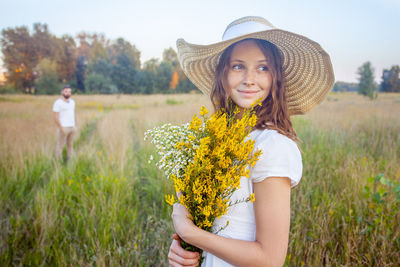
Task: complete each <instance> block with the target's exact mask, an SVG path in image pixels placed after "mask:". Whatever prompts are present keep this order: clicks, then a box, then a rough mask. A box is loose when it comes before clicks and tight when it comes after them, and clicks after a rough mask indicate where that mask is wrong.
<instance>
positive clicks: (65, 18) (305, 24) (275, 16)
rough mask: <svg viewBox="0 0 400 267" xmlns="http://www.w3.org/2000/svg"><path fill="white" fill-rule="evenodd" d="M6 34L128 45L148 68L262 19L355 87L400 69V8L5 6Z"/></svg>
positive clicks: (172, 0)
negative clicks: (41, 26)
mask: <svg viewBox="0 0 400 267" xmlns="http://www.w3.org/2000/svg"><path fill="white" fill-rule="evenodd" d="M0 3H1V5H0V6H1V9H0V29H4V28H8V27H16V26H22V25H26V26H28V27H29V28H30V29H32V25H33V23H35V22H41V23H47V24H48V26H49V29H50V32H51V33H53V34H55V35H57V36H61V35H63V34H69V35H73V36H75V35H76V34H77V33H79V32H81V31H86V32H90V33H94V32H97V33H103V34H105V36H106V37H107V38H109V39H116V38H118V37H122V38H124V39H126V40H128V41H130V42H131V43H132V44H134V45H135V46H136V47H137V48H138V49H139V50H140V51H141V55H142V56H141V60H142V62H144V61H146V60H148V59H150V58H152V57H157V58H161V56H162V52H163V50H164V49H165V48H168V47H173V48H174V49H176V47H175V41H176V39H177V38H184V39H185V40H186V41H188V42H191V43H196V44H211V43H214V42H219V41H220V40H221V36H222V33H223V31H224V30H225V27H226V26H227V25H228V24H229V23H230V22H231V21H233V20H235V19H237V18H239V17H243V16H248V15H254V16H262V17H264V18H266V19H267V20H269V21H270V22H271V23H272V24H274V25H275V26H276V27H277V28H280V29H284V30H287V31H292V32H296V33H298V34H302V35H305V36H307V37H309V38H311V39H313V40H314V41H316V42H318V43H320V44H321V46H322V47H323V48H324V49H325V50H326V51H327V52H328V54H329V55H330V56H331V60H332V64H333V67H334V70H335V75H336V80H337V81H346V82H356V81H357V77H358V76H357V74H356V72H357V68H358V67H359V66H360V65H362V64H363V63H364V62H366V61H371V63H372V66H373V67H374V68H375V76H376V81H377V82H379V81H380V80H381V75H382V69H383V68H390V67H391V66H392V65H399V64H400V48H399V47H400V19H399V17H400V0H347V1H346V0H336V1H333V0H332V1H329V0H327V1H322V0H321V1H318V0H303V1H295V0H279V1H277V0H273V1H272V0H258V1H256V0H247V1H244V0H239V1H237V0H229V1H226V0H202V1H190V0H165V1H161V0H159V1H156V0H143V1H137V0H130V1H128V0H127V1H124V0H112V1H106V0H68V1H64V0H40V1H39V0H38V1H32V0H12V1H11V0H8V1H5V0H0Z"/></svg>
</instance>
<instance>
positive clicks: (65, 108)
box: [53, 98, 75, 127]
mask: <svg viewBox="0 0 400 267" xmlns="http://www.w3.org/2000/svg"><path fill="white" fill-rule="evenodd" d="M53 111H54V112H59V115H58V116H59V119H60V123H61V126H62V127H74V126H75V101H74V100H72V99H71V98H70V99H69V100H68V102H65V101H64V100H62V99H61V98H59V99H57V100H56V101H55V102H54V104H53Z"/></svg>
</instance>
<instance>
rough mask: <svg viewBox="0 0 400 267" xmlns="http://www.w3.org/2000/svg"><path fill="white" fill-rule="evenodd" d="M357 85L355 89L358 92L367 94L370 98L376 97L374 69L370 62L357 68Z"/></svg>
mask: <svg viewBox="0 0 400 267" xmlns="http://www.w3.org/2000/svg"><path fill="white" fill-rule="evenodd" d="M357 73H358V75H359V76H360V77H359V78H358V80H359V82H358V87H357V91H358V93H359V94H362V95H365V96H368V97H369V98H370V99H373V98H376V97H377V95H376V92H375V91H376V86H375V84H374V70H373V68H372V66H371V62H369V61H368V62H366V63H364V64H363V65H362V66H361V67H359V68H358V71H357Z"/></svg>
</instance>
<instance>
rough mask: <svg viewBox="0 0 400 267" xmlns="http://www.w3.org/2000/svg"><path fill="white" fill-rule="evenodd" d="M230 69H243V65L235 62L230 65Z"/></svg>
mask: <svg viewBox="0 0 400 267" xmlns="http://www.w3.org/2000/svg"><path fill="white" fill-rule="evenodd" d="M232 69H234V70H241V69H243V66H242V65H241V64H235V65H233V66H232Z"/></svg>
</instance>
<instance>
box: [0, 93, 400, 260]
mask: <svg viewBox="0 0 400 267" xmlns="http://www.w3.org/2000/svg"><path fill="white" fill-rule="evenodd" d="M57 98H58V96H28V95H1V96H0V132H1V136H0V229H1V231H0V263H1V264H0V265H2V266H167V265H168V263H167V251H168V248H169V244H170V242H171V236H172V233H173V227H172V222H171V220H170V213H171V208H170V207H169V206H168V205H167V204H166V203H165V201H164V194H165V193H170V192H172V189H173V188H172V184H171V181H168V180H166V179H165V177H164V176H163V175H162V173H161V172H160V171H159V170H158V169H157V168H156V167H155V166H154V163H153V162H151V163H149V157H150V155H154V154H155V150H154V148H153V147H152V146H151V144H149V143H148V142H145V141H144V140H143V133H144V131H145V130H147V129H149V128H152V127H154V126H157V125H160V124H163V123H166V122H171V123H174V124H180V123H183V122H187V121H189V120H190V119H191V117H192V116H193V115H194V114H195V113H198V112H199V110H200V107H201V106H203V105H205V106H206V107H208V108H211V107H210V104H209V101H208V99H207V98H206V97H204V96H202V95H200V94H191V95H150V96H132V95H74V96H73V98H74V100H75V101H76V104H77V110H76V112H77V121H78V130H79V131H78V134H77V136H76V139H75V142H74V148H75V155H74V157H73V159H72V160H70V161H68V162H65V161H57V160H55V159H54V153H55V144H56V139H57V131H56V126H55V123H54V120H53V114H52V111H51V108H52V103H53V102H54V101H55V100H56V99H57ZM293 121H294V125H295V129H296V131H297V133H298V135H299V137H300V139H301V144H300V145H301V150H302V156H303V165H304V170H303V178H302V180H301V182H300V184H299V185H298V186H297V187H295V188H293V190H292V201H291V211H292V214H291V232H290V240H289V249H288V253H287V258H286V262H285V266H399V264H400V225H399V221H400V211H399V208H400V94H379V96H378V99H376V100H373V101H371V100H369V99H368V98H364V97H362V96H359V95H357V94H352V93H331V94H330V95H329V96H328V97H327V99H326V100H325V101H324V102H323V103H322V104H321V105H320V106H318V107H317V108H315V109H314V110H312V111H311V112H310V113H308V114H307V115H303V116H294V117H293Z"/></svg>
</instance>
